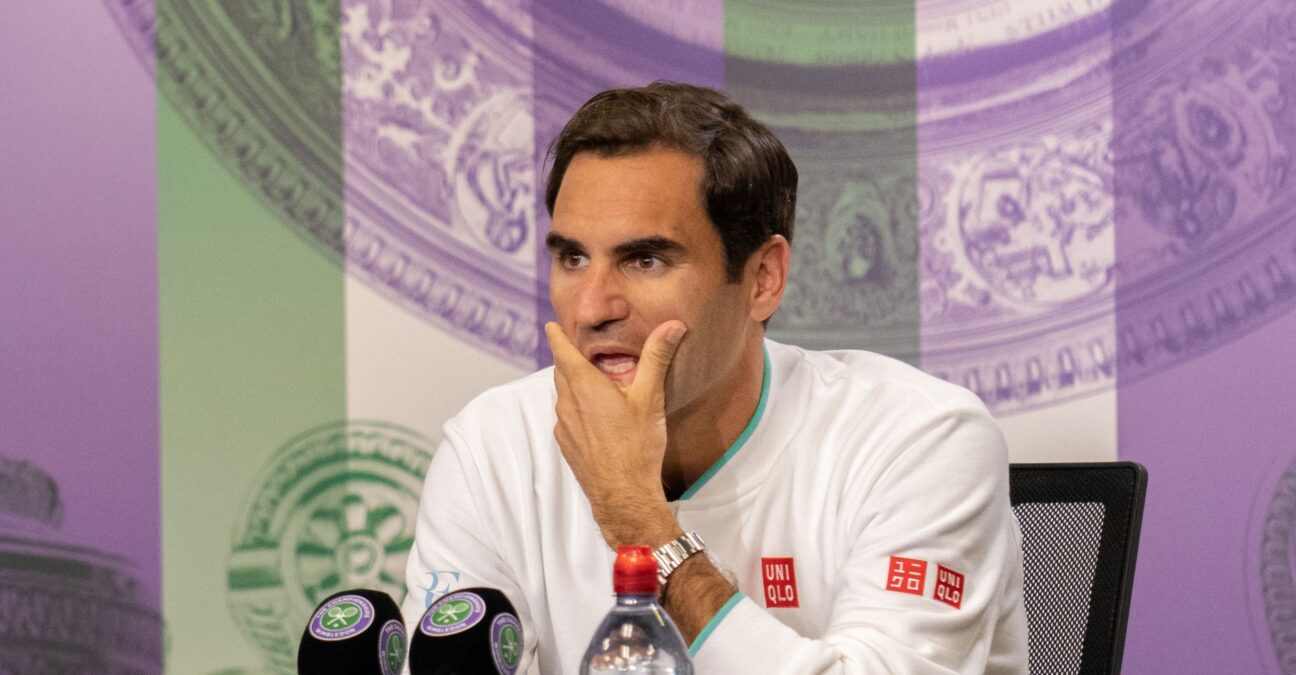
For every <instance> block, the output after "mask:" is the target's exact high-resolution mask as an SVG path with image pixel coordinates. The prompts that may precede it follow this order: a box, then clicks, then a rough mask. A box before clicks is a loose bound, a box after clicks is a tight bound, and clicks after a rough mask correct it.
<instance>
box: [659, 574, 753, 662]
mask: <svg viewBox="0 0 1296 675" xmlns="http://www.w3.org/2000/svg"><path fill="white" fill-rule="evenodd" d="M737 592H738V589H737V588H736V587H735V586H734V585H733V584H732V583H730V581H729V580H728V579H727V578H725V576H724V575H723V574H722V573H721V572H720V570H719V569H716V566H715V565H714V564H712V563H711V560H710V558H708V557H707V556H706V554H704V553H698V554H695V555H692V556H690V557H689V559H688V560H685V561H684V562H683V563H681V564H680V566H679V567H678V568H676V569H675V572H674V573H673V574H671V576H670V579H669V581H668V583H667V584H666V589H665V593H664V594H663V595H662V605H663V606H664V607H665V608H666V613H667V614H670V616H671V619H673V620H674V621H675V625H676V626H678V627H679V629H680V633H681V634H683V636H684V643H685V644H692V643H693V641H694V640H696V639H697V636H698V634H699V633H701V632H702V630H703V629H704V628H706V626H707V624H708V623H710V622H711V619H712V617H714V616H715V615H716V613H717V612H719V611H720V609H721V608H722V607H724V605H725V603H726V602H728V601H729V598H731V597H733V595H734V593H737Z"/></svg>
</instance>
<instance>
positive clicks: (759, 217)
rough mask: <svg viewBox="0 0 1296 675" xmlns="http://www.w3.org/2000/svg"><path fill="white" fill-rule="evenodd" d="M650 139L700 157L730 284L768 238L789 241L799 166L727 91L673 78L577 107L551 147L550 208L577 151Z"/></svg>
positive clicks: (609, 151)
mask: <svg viewBox="0 0 1296 675" xmlns="http://www.w3.org/2000/svg"><path fill="white" fill-rule="evenodd" d="M654 145H660V146H664V147H667V148H672V149H675V150H679V151H681V152H684V153H687V154H690V155H693V156H695V157H698V158H700V159H701V160H702V165H703V177H702V185H701V189H702V198H703V201H704V202H705V203H706V210H707V216H708V217H710V219H711V223H712V224H713V225H715V227H716V229H717V230H718V231H719V232H720V240H721V242H723V244H724V252H725V272H726V275H727V277H728V279H729V281H730V282H731V283H733V282H737V281H738V280H740V279H741V278H742V269H743V265H744V264H746V262H747V259H748V258H749V257H751V255H752V253H754V252H755V251H756V249H757V248H759V247H760V246H761V244H764V243H765V242H766V241H768V240H769V238H770V237H772V236H774V235H776V234H781V235H783V236H784V237H785V238H787V240H788V242H789V243H790V242H791V241H792V225H793V221H794V220H795V218H796V190H797V170H796V165H795V164H793V163H792V158H791V157H788V154H787V150H785V149H784V148H783V144H782V143H780V142H779V140H778V138H776V137H775V136H774V134H773V133H772V132H771V131H770V130H769V129H767V128H766V127H765V126H764V125H762V124H761V123H760V122H757V121H756V120H754V119H752V117H751V115H748V114H747V111H746V110H743V108H742V106H740V105H738V104H737V103H735V102H733V101H732V100H730V99H729V97H727V96H725V95H724V94H722V93H720V92H718V91H716V90H714V89H707V88H705V87H695V86H692V85H687V84H676V83H674V82H654V83H652V84H650V85H648V86H646V87H639V88H635V89H609V90H608V91H605V92H602V93H600V94H597V95H595V96H594V97H593V98H591V99H590V100H588V101H586V102H585V105H583V106H581V108H580V110H577V111H576V114H575V115H573V116H572V118H571V120H570V121H569V122H567V126H565V127H563V130H562V132H561V133H559V134H558V137H557V138H555V139H554V141H553V144H552V145H551V146H550V147H549V155H550V156H551V157H552V158H553V167H552V168H551V169H550V171H549V179H548V183H547V184H546V185H545V208H546V209H548V211H549V215H550V216H552V215H553V208H554V202H555V201H557V199H558V189H559V188H561V187H562V181H563V175H564V174H565V173H566V172H567V166H568V165H569V164H571V160H572V158H573V157H575V156H576V155H577V154H579V153H581V152H593V153H596V154H598V155H599V156H601V157H615V156H618V155H628V154H634V153H635V152H639V151H643V150H646V149H648V148H649V147H651V146H654Z"/></svg>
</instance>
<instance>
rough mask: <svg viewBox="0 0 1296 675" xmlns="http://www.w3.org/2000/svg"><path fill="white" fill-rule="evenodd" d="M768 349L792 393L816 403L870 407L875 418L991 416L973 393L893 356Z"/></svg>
mask: <svg viewBox="0 0 1296 675" xmlns="http://www.w3.org/2000/svg"><path fill="white" fill-rule="evenodd" d="M766 348H767V349H768V351H769V354H770V361H771V365H772V366H773V370H774V372H775V373H782V375H783V377H784V378H785V379H786V380H787V381H788V384H789V387H788V388H789V389H790V390H793V391H798V392H800V393H801V394H802V395H804V396H809V397H811V398H812V399H813V398H818V399H825V400H830V399H833V398H837V399H844V400H845V401H847V402H857V403H860V404H868V406H869V410H871V411H872V412H873V413H885V412H890V411H903V412H910V413H918V412H930V413H964V414H970V415H984V416H988V415H989V413H988V412H987V411H986V408H985V405H984V404H983V403H982V402H981V400H980V399H979V398H977V396H976V395H975V394H973V393H972V392H971V391H969V390H967V389H965V388H963V387H960V386H958V385H956V384H951V383H949V382H946V381H945V380H942V379H940V378H938V377H934V376H932V375H929V374H927V373H925V372H923V371H922V370H919V369H918V368H915V367H914V366H911V365H909V364H907V363H905V362H903V361H900V360H898V359H894V358H891V357H889V356H884V355H882V354H877V353H874V352H868V351H863V350H845V349H844V350H833V351H812V350H808V349H802V348H800V347H795V346H791V345H784V344H780V343H777V342H773V341H769V340H767V341H766ZM852 412H856V413H864V412H865V411H864V410H853V411H852Z"/></svg>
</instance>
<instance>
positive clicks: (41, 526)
mask: <svg viewBox="0 0 1296 675" xmlns="http://www.w3.org/2000/svg"><path fill="white" fill-rule="evenodd" d="M71 516H72V517H74V518H75V517H76V514H71ZM62 521H63V507H62V502H61V500H60V499H59V491H58V485H57V484H56V483H55V482H54V480H53V479H52V478H51V477H50V476H49V475H48V474H46V473H45V472H44V471H42V470H40V469H38V468H37V467H35V466H33V465H31V464H29V463H28V462H26V461H23V460H16V459H10V458H8V457H4V456H0V535H3V536H0V672H5V673H110V674H113V673H142V672H154V671H157V670H159V669H160V668H161V666H162V656H163V644H162V642H163V640H162V619H161V617H160V616H158V613H157V611H155V610H154V609H152V608H150V607H149V606H148V605H147V604H146V603H145V602H144V600H143V599H142V598H141V597H140V593H139V590H138V584H137V581H136V580H137V578H138V575H137V571H136V570H135V569H134V567H133V565H132V564H131V563H130V562H129V561H127V560H125V559H123V558H121V557H119V556H115V555H109V554H106V553H102V552H100V551H95V550H91V549H88V548H86V547H84V546H77V545H74V544H73V543H70V542H68V541H67V540H66V538H65V537H61V536H60V535H59V533H58V531H57V530H58V528H59V526H60V525H61V524H62Z"/></svg>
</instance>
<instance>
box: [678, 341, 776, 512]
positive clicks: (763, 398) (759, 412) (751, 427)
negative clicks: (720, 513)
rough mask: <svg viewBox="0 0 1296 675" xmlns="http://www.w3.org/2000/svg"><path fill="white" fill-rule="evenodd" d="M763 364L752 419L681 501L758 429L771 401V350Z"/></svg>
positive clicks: (740, 447) (716, 471) (697, 488)
mask: <svg viewBox="0 0 1296 675" xmlns="http://www.w3.org/2000/svg"><path fill="white" fill-rule="evenodd" d="M763 364H764V368H765V372H764V374H763V375H761V393H760V401H758V402H757V403H756V412H754V413H752V418H751V420H750V421H748V422H747V426H746V427H745V428H743V430H742V433H741V434H738V438H737V439H735V440H734V442H733V445H730V446H729V449H728V450H725V453H724V454H723V455H720V459H717V460H716V462H715V464H712V465H711V468H709V469H707V470H706V473H704V474H702V475H701V476H699V477H698V479H697V480H695V481H693V484H692V485H690V486H689V489H687V490H685V491H684V494H682V495H680V498H679V501H684V500H685V499H688V498H690V497H692V496H693V495H695V494H697V492H698V490H701V489H702V486H703V485H706V484H707V481H709V480H711V478H712V477H713V476H715V475H716V474H717V473H719V472H720V469H722V468H724V465H725V464H728V463H729V460H731V459H733V457H734V455H736V454H738V451H739V450H741V449H742V446H743V445H744V444H746V443H747V439H748V438H751V435H752V432H753V431H756V425H757V424H759V423H760V420H761V417H762V416H763V415H764V414H765V403H766V402H767V401H769V389H770V358H769V350H764V354H763Z"/></svg>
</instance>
